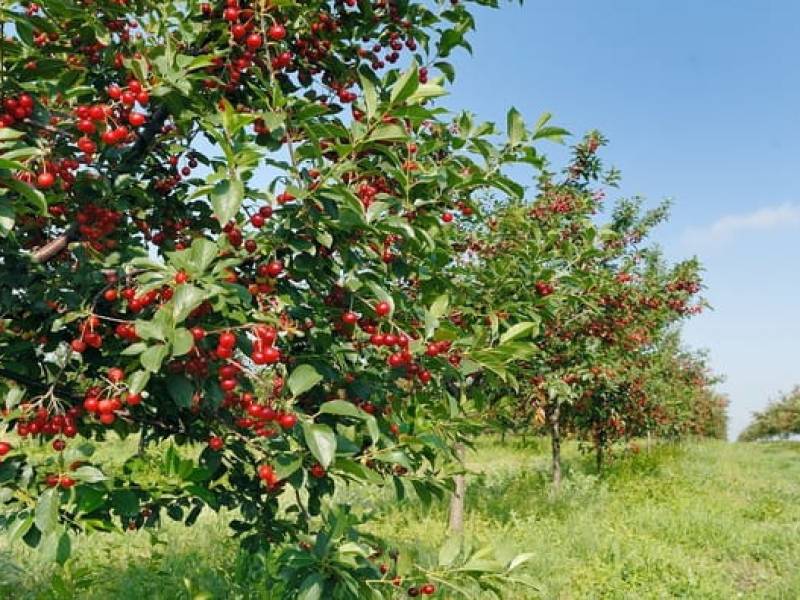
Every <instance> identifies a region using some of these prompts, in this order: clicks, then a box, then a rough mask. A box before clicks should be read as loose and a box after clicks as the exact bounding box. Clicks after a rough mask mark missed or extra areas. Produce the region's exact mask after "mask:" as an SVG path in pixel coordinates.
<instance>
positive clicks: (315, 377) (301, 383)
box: [287, 365, 322, 397]
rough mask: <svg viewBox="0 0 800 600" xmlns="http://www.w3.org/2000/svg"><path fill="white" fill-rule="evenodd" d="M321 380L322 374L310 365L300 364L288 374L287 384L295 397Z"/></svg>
mask: <svg viewBox="0 0 800 600" xmlns="http://www.w3.org/2000/svg"><path fill="white" fill-rule="evenodd" d="M320 381H322V375H320V374H319V373H318V372H317V370H316V369H315V368H314V367H312V366H311V365H300V366H299V367H297V368H296V369H295V370H294V371H292V374H291V375H289V380H288V381H287V385H288V386H289V391H291V392H292V396H294V397H297V396H299V395H300V394H302V393H304V392H307V391H308V390H310V389H311V388H313V387H314V386H315V385H317V384H318V383H319V382H320Z"/></svg>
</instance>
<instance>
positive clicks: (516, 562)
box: [506, 552, 536, 571]
mask: <svg viewBox="0 0 800 600" xmlns="http://www.w3.org/2000/svg"><path fill="white" fill-rule="evenodd" d="M534 556H536V554H535V553H534V552H524V553H522V554H517V555H516V556H515V557H514V558H512V559H511V562H509V563H508V566H507V567H506V570H507V571H513V570H514V569H516V568H517V567H519V566H521V565H523V564H525V563H526V562H528V561H529V560H531V559H532V558H533V557H534Z"/></svg>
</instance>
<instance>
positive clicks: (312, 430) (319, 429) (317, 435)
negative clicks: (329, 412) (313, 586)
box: [303, 422, 336, 469]
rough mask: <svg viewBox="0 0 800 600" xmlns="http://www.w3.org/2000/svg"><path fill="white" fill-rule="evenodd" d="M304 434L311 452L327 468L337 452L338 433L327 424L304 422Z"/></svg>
mask: <svg viewBox="0 0 800 600" xmlns="http://www.w3.org/2000/svg"><path fill="white" fill-rule="evenodd" d="M303 436H304V437H305V440H306V445H307V446H308V449H309V450H311V454H313V455H314V457H315V458H316V459H317V460H318V461H319V464H320V465H322V467H323V468H324V469H327V468H328V467H329V466H330V464H331V462H333V457H334V456H335V454H336V435H335V434H334V433H333V430H331V428H330V427H328V426H327V425H321V424H317V423H308V422H304V423H303Z"/></svg>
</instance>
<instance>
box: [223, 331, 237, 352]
mask: <svg viewBox="0 0 800 600" xmlns="http://www.w3.org/2000/svg"><path fill="white" fill-rule="evenodd" d="M219 345H220V347H221V348H228V349H229V350H230V349H233V347H234V346H235V345H236V336H235V335H234V334H233V333H231V332H230V331H225V332H223V333H222V334H220V336H219Z"/></svg>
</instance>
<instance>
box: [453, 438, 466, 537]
mask: <svg viewBox="0 0 800 600" xmlns="http://www.w3.org/2000/svg"><path fill="white" fill-rule="evenodd" d="M454 450H455V455H456V458H457V459H458V460H459V462H460V463H461V465H462V466H463V465H464V444H456V445H455V448H454ZM455 484H456V489H455V491H453V495H452V497H451V498H450V524H449V527H450V532H451V533H461V532H462V531H464V499H465V496H466V492H467V480H466V478H465V477H464V475H463V474H461V475H456V476H455Z"/></svg>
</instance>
